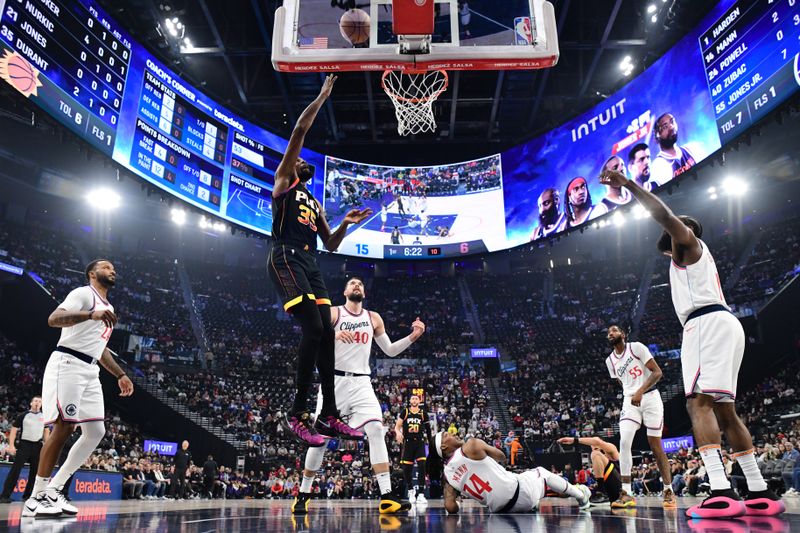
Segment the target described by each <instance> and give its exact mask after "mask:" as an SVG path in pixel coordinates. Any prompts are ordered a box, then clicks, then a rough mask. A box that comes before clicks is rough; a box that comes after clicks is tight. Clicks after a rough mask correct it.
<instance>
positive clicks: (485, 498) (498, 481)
mask: <svg viewBox="0 0 800 533" xmlns="http://www.w3.org/2000/svg"><path fill="white" fill-rule="evenodd" d="M444 476H445V479H447V482H448V483H450V485H452V486H453V488H455V489H456V490H457V491H459V492H461V495H462V496H465V497H467V498H470V499H473V500H475V501H476V502H478V503H480V504H481V505H483V506H485V507H488V508H489V510H490V511H492V512H496V511H499V510H501V509H502V508H503V507H505V506H506V505H507V504H508V502H509V501H511V498H512V497H514V492H516V490H517V483H518V481H517V476H516V475H515V474H512V473H511V472H509V471H508V470H506V469H505V468H503V467H502V466H500V465H499V464H498V463H497V461H495V460H494V459H492V458H491V457H486V458H485V459H481V460H480V461H474V460H472V459H467V458H466V457H465V456H464V453H463V452H462V451H461V448H459V449H458V450H456V452H455V453H454V454H453V456H452V457H451V458H450V460H449V461H448V462H447V464H446V465H444Z"/></svg>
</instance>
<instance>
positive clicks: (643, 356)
mask: <svg viewBox="0 0 800 533" xmlns="http://www.w3.org/2000/svg"><path fill="white" fill-rule="evenodd" d="M606 339H607V340H608V344H609V345H610V346H611V348H612V350H611V353H610V354H609V355H608V357H606V367H607V368H608V373H609V375H610V376H611V379H614V380H616V381H617V383H619V384H620V385H622V392H623V395H624V397H625V399H624V400H623V402H622V411H620V413H619V433H620V437H619V447H620V452H621V453H620V459H619V463H620V469H621V474H622V489H623V495H622V496H621V497H620V499H619V500H618V501H613V502H612V503H611V507H613V508H615V509H621V508H627V507H635V506H636V500H635V499H634V498H633V496H632V492H631V468H632V467H633V454H632V452H631V448H632V446H633V438H634V436H635V435H636V432H637V431H638V430H639V428H641V427H642V426H644V427H645V428H646V429H647V443H648V444H650V449H651V450H652V451H653V455H654V456H655V458H656V463H658V470H659V471H660V472H661V482H662V483H663V484H664V507H665V508H674V507H677V505H678V503H677V501H675V494H673V492H672V472H670V469H669V461H668V460H667V454H666V453H664V448H663V447H662V446H661V430H662V428H663V427H664V402H663V401H662V400H661V393H660V392H658V389H657V388H656V384H657V383H658V382H659V381H660V380H661V376H662V372H661V368H660V367H659V366H658V363H656V360H655V359H654V358H653V355H652V354H651V353H650V350H649V349H648V348H647V346H645V345H644V344H642V343H641V342H627V340H628V339H627V337H626V335H625V332H624V331H622V329H621V328H620V327H619V326H618V325H616V324H613V325H611V326H609V327H608V335H606Z"/></svg>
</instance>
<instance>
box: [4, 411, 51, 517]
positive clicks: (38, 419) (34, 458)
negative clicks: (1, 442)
mask: <svg viewBox="0 0 800 533" xmlns="http://www.w3.org/2000/svg"><path fill="white" fill-rule="evenodd" d="M49 434H50V430H49V429H48V428H45V427H44V415H43V414H42V397H41V396H34V397H33V399H32V400H31V409H30V411H28V412H27V413H23V414H21V415H19V416H18V417H17V419H16V420H14V423H13V424H12V425H11V433H9V435H8V442H9V445H10V446H9V448H8V451H9V453H11V454H12V455H15V457H14V464H13V465H12V467H11V470H10V471H9V472H8V477H7V478H6V483H5V485H4V486H3V493H2V494H0V503H9V502H11V492H12V491H13V490H14V487H15V486H16V485H17V480H18V479H19V474H20V472H22V467H23V466H24V465H25V463H30V465H31V466H30V468H29V469H28V482H27V484H26V485H25V494H24V495H23V496H22V501H26V500H27V499H28V498H30V496H31V492H33V483H31V480H33V479H34V478H35V476H36V469H37V468H38V467H39V452H40V451H41V450H42V443H43V442H44V440H45V439H46V438H47V437H48V435H49ZM18 435H19V447H18V448H14V441H15V440H16V439H17V436H18Z"/></svg>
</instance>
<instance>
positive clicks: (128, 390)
mask: <svg viewBox="0 0 800 533" xmlns="http://www.w3.org/2000/svg"><path fill="white" fill-rule="evenodd" d="M100 365H101V366H102V367H103V368H105V369H106V370H108V372H109V373H110V374H111V375H112V376H114V377H115V378H117V384H118V385H119V390H120V394H119V395H120V396H130V395H131V394H133V382H132V381H131V380H130V378H129V377H128V375H127V374H126V373H125V371H124V370H123V369H122V367H121V366H119V364H117V362H116V361H115V360H114V356H113V355H111V351H110V350H109V349H108V348H106V349H105V350H103V355H102V356H100Z"/></svg>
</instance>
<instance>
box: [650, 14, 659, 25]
mask: <svg viewBox="0 0 800 533" xmlns="http://www.w3.org/2000/svg"><path fill="white" fill-rule="evenodd" d="M650 22H652V23H653V24H655V23H656V22H658V15H653V16H652V17H650Z"/></svg>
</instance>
